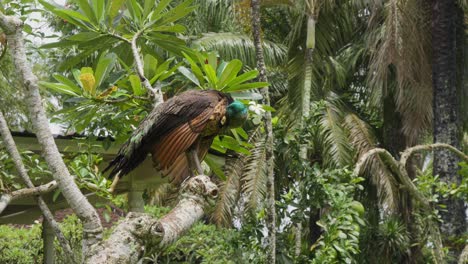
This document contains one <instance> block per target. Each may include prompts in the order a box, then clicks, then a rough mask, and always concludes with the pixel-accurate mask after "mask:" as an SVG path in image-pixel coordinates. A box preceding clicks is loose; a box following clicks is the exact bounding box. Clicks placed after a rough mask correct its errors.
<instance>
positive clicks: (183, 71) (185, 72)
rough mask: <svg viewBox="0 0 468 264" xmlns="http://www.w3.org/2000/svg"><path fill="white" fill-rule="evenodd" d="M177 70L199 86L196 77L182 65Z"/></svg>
mask: <svg viewBox="0 0 468 264" xmlns="http://www.w3.org/2000/svg"><path fill="white" fill-rule="evenodd" d="M178 70H179V72H180V73H182V75H184V76H185V77H187V79H189V80H190V81H192V82H193V83H195V84H196V85H197V86H198V87H201V86H200V82H199V81H198V79H197V77H196V76H195V75H194V74H193V73H192V72H191V71H190V70H189V69H187V68H185V67H184V66H180V67H179V68H178Z"/></svg>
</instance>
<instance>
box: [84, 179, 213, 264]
mask: <svg viewBox="0 0 468 264" xmlns="http://www.w3.org/2000/svg"><path fill="white" fill-rule="evenodd" d="M182 192H183V194H182V199H181V200H180V201H179V203H178V204H177V205H176V207H175V208H174V209H172V210H171V211H170V212H169V213H168V214H167V215H165V216H164V217H162V218H161V219H159V220H157V219H154V218H153V217H151V216H150V215H147V214H142V213H129V214H128V215H127V217H126V218H125V219H124V220H123V221H122V222H120V223H119V224H118V225H117V227H116V228H115V230H114V232H113V233H112V234H111V236H110V237H109V239H107V240H106V241H104V242H102V243H100V244H98V245H95V246H94V247H93V248H92V249H91V251H90V252H89V253H88V254H87V256H86V263H106V264H111V263H137V262H138V260H139V258H141V256H142V255H143V253H144V251H145V247H149V248H152V247H157V248H163V247H166V246H168V245H169V244H170V243H172V242H174V241H175V240H177V239H178V238H179V237H180V236H181V235H182V234H183V233H184V232H186V231H187V230H188V229H190V227H191V226H192V225H193V224H194V223H195V222H197V221H198V220H199V219H201V218H202V217H203V215H204V211H205V209H206V208H207V207H209V206H211V205H212V204H213V200H214V199H216V198H217V197H218V187H217V186H216V185H215V184H214V183H213V182H211V181H210V178H209V177H208V176H206V175H198V176H196V177H193V178H191V179H189V180H188V181H187V182H186V183H185V184H184V185H183V186H182Z"/></svg>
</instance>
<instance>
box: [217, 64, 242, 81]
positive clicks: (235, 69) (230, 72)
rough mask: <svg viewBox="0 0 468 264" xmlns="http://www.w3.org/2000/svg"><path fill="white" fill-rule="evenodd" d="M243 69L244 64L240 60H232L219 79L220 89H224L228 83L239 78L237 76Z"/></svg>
mask: <svg viewBox="0 0 468 264" xmlns="http://www.w3.org/2000/svg"><path fill="white" fill-rule="evenodd" d="M241 69H242V62H241V61H240V60H237V59H236V60H232V61H230V62H229V63H228V64H227V65H226V68H224V71H223V73H222V74H221V78H219V83H218V87H219V88H223V87H224V86H225V85H226V84H227V83H229V82H231V81H232V80H234V79H235V78H236V77H237V74H238V73H239V71H240V70H241Z"/></svg>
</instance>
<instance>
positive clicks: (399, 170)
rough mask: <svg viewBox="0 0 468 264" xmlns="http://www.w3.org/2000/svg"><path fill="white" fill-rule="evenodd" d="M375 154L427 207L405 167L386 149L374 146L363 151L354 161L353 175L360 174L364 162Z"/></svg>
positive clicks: (426, 202) (425, 200) (427, 204)
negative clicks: (357, 159) (355, 161)
mask: <svg viewBox="0 0 468 264" xmlns="http://www.w3.org/2000/svg"><path fill="white" fill-rule="evenodd" d="M376 154H378V155H379V156H380V158H381V159H382V161H383V163H384V164H385V165H387V166H388V167H389V168H390V171H392V172H393V173H394V174H395V175H396V176H398V179H399V180H400V182H401V183H402V184H403V186H405V188H406V189H407V190H408V191H409V192H410V193H411V194H412V195H413V197H414V198H415V199H416V200H418V201H419V202H420V203H421V204H422V205H423V206H425V207H429V203H428V201H427V199H426V198H425V197H424V196H423V195H422V194H421V193H420V192H419V190H418V189H417V188H416V186H415V185H414V183H413V182H412V181H411V178H410V177H409V175H408V173H407V172H406V169H405V167H404V166H403V165H402V164H401V163H400V162H398V161H397V160H395V158H393V156H392V154H390V152H388V151H387V150H386V149H382V148H375V149H371V150H369V151H368V152H366V153H364V154H363V155H362V156H361V157H360V158H359V161H358V162H357V163H356V167H355V168H354V171H353V174H354V175H355V176H358V175H360V174H361V173H362V171H361V170H362V168H363V167H364V164H365V163H366V162H367V160H368V159H369V158H370V157H372V156H373V155H376Z"/></svg>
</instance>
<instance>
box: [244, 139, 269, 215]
mask: <svg viewBox="0 0 468 264" xmlns="http://www.w3.org/2000/svg"><path fill="white" fill-rule="evenodd" d="M265 144H266V139H265V135H263V134H260V135H259V136H258V137H257V138H256V139H255V141H254V142H253V145H254V147H253V148H252V149H251V150H250V151H251V153H252V154H251V155H250V156H248V157H247V159H246V161H245V165H244V172H243V173H242V177H241V185H242V187H241V189H242V193H243V194H245V195H246V197H247V203H246V210H248V211H251V212H255V211H256V210H258V209H259V208H261V206H260V205H261V204H262V201H265V199H266V193H267V186H266V183H267V167H266V166H267V164H266V146H265Z"/></svg>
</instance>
